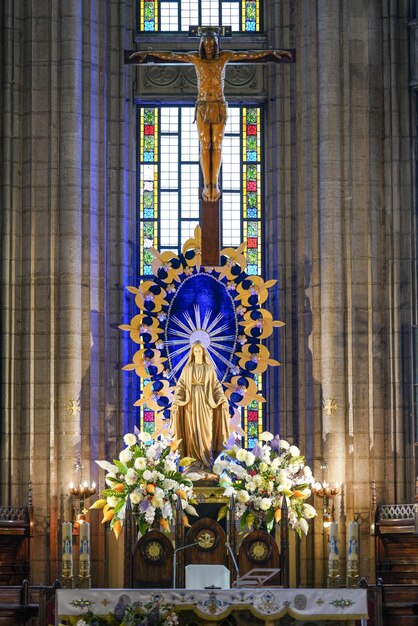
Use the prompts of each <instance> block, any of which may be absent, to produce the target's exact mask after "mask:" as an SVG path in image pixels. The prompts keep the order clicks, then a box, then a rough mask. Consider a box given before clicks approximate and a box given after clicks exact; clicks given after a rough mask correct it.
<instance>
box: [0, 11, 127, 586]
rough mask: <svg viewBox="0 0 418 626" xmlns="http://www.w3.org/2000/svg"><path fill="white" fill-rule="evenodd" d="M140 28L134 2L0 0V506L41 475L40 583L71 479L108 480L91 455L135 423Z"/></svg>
mask: <svg viewBox="0 0 418 626" xmlns="http://www.w3.org/2000/svg"><path fill="white" fill-rule="evenodd" d="M133 26H134V15H133V8H132V4H131V3H130V2H129V1H128V0H126V2H118V1H116V0H106V2H103V1H102V0H89V1H84V2H81V0H70V1H69V2H68V1H66V2H64V1H62V2H61V1H60V2H51V1H50V0H31V1H30V2H26V1H25V2H23V0H22V1H18V2H11V1H10V2H9V1H7V2H5V3H4V5H3V7H2V13H1V22H0V27H1V31H2V34H3V33H5V35H6V36H5V39H4V44H3V43H2V50H3V51H4V67H5V72H4V73H3V74H2V75H1V77H0V80H1V87H2V90H3V87H4V93H5V94H6V104H7V106H6V107H5V110H6V118H5V120H4V121H3V120H2V122H3V125H2V131H1V132H2V138H3V137H4V139H5V141H4V144H3V145H4V156H5V158H4V159H2V162H1V164H0V168H1V176H0V180H1V181H2V182H1V185H2V186H1V193H2V197H3V198H5V200H6V201H5V203H4V212H3V210H2V220H3V224H4V226H5V227H4V228H2V242H1V246H0V247H1V253H2V277H1V279H2V283H1V290H0V293H1V303H2V315H1V323H2V337H3V341H4V344H5V347H6V349H5V351H4V353H3V351H2V367H1V372H2V373H1V374H0V383H1V392H0V397H1V398H2V402H3V406H2V424H4V427H3V429H2V430H3V432H2V436H1V444H0V450H1V463H2V468H3V470H4V471H2V472H1V493H2V502H1V504H3V503H4V504H7V503H8V502H10V503H12V504H24V503H25V499H26V492H27V484H28V482H29V479H31V480H32V481H33V487H34V488H33V492H34V513H35V526H34V535H35V537H34V541H33V543H32V572H31V582H33V583H48V582H53V580H54V579H55V577H56V576H57V575H58V574H59V562H60V554H59V551H58V545H59V544H58V542H57V540H58V536H59V529H60V523H61V522H62V521H63V519H65V518H66V517H68V515H69V514H70V512H69V510H68V509H69V507H68V499H67V497H66V494H67V486H68V483H69V481H70V480H77V479H79V478H81V477H82V478H83V479H86V480H93V479H95V480H96V482H99V476H100V478H101V476H102V475H101V474H100V475H99V471H98V468H97V466H96V465H95V463H94V460H95V459H97V458H105V457H108V456H109V455H113V454H114V451H115V450H116V449H118V448H119V447H120V445H121V444H120V437H121V434H122V432H123V430H124V427H123V421H124V414H123V410H124V408H125V407H124V398H125V393H124V392H123V389H122V385H123V384H128V383H129V381H127V380H122V379H121V376H120V372H119V365H120V363H121V362H123V361H124V360H125V359H124V357H123V355H122V351H123V342H122V334H121V333H120V331H118V329H117V327H116V326H117V323H119V322H120V321H121V319H122V318H123V311H124V308H125V307H126V301H127V300H126V298H125V297H124V292H123V285H124V284H126V283H127V284H132V283H135V280H134V279H133V277H132V275H133V274H134V272H135V258H134V257H133V255H132V250H133V246H132V242H133V241H134V238H135V226H134V224H135V222H134V211H135V207H134V196H133V190H134V176H133V172H134V165H133V164H134V159H133V148H134V137H135V134H134V132H133V121H134V107H133V104H132V102H131V100H130V95H131V93H132V89H131V87H132V85H131V80H132V79H131V69H130V68H126V67H125V66H124V64H123V50H124V48H128V47H129V46H130V45H131V37H130V35H131V31H132V28H133ZM1 40H2V41H3V38H1ZM2 209H3V205H2ZM3 244H4V245H3ZM3 365H4V366H5V367H3ZM3 372H4V373H3ZM3 398H4V400H3ZM109 442H110V443H109ZM109 446H110V447H109ZM76 462H79V464H80V466H82V474H81V472H77V471H76V468H75V464H76ZM98 487H99V488H101V487H103V484H99V485H98ZM92 517H93V516H92ZM92 522H93V523H92V553H93V563H92V580H93V584H94V585H95V586H104V585H106V584H107V580H108V579H107V572H106V568H105V563H108V558H107V556H106V552H105V551H106V545H105V544H106V542H105V534H104V531H103V528H102V527H101V525H100V520H99V516H98V515H97V513H96V514H95V518H94V519H92Z"/></svg>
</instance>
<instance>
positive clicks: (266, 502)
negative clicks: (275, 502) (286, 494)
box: [260, 498, 271, 511]
mask: <svg viewBox="0 0 418 626" xmlns="http://www.w3.org/2000/svg"><path fill="white" fill-rule="evenodd" d="M270 507H271V498H261V502H260V509H261V510H262V511H268V510H269V508H270Z"/></svg>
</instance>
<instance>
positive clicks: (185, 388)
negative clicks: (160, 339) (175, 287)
mask: <svg viewBox="0 0 418 626" xmlns="http://www.w3.org/2000/svg"><path fill="white" fill-rule="evenodd" d="M229 419H230V416H229V410H228V399H227V397H226V396H225V394H224V392H223V389H222V385H221V383H220V382H219V380H218V378H217V376H216V372H215V369H214V367H213V365H212V363H211V362H210V358H209V355H208V353H207V352H206V349H205V347H204V346H203V345H202V344H201V343H199V342H196V343H194V344H193V345H192V347H191V349H190V355H189V358H188V361H187V363H186V365H185V366H184V368H183V371H182V373H181V376H180V378H179V380H178V383H177V385H176V388H175V392H174V400H173V404H172V407H171V422H170V428H171V430H172V431H173V433H174V435H175V437H176V438H177V439H181V440H182V442H181V444H180V454H181V455H182V456H189V457H192V458H194V459H196V461H198V462H199V463H200V464H201V465H202V466H203V467H212V465H213V462H214V460H215V459H216V457H217V456H218V455H219V454H220V452H222V450H223V449H224V447H225V443H226V441H227V440H228V436H229V428H228V424H229Z"/></svg>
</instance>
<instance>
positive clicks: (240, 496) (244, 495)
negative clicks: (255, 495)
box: [237, 489, 250, 504]
mask: <svg viewBox="0 0 418 626" xmlns="http://www.w3.org/2000/svg"><path fill="white" fill-rule="evenodd" d="M249 499H250V494H249V493H248V491H245V489H243V490H242V491H238V493H237V500H238V502H240V503H241V504H245V503H246V502H248V500H249Z"/></svg>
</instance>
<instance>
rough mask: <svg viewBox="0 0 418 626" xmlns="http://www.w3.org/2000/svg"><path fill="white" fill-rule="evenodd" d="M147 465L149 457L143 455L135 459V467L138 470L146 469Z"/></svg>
mask: <svg viewBox="0 0 418 626" xmlns="http://www.w3.org/2000/svg"><path fill="white" fill-rule="evenodd" d="M146 466H147V459H145V458H144V457H143V456H139V457H138V458H137V459H135V462H134V467H135V469H137V470H140V471H141V470H144V469H145V468H146Z"/></svg>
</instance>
